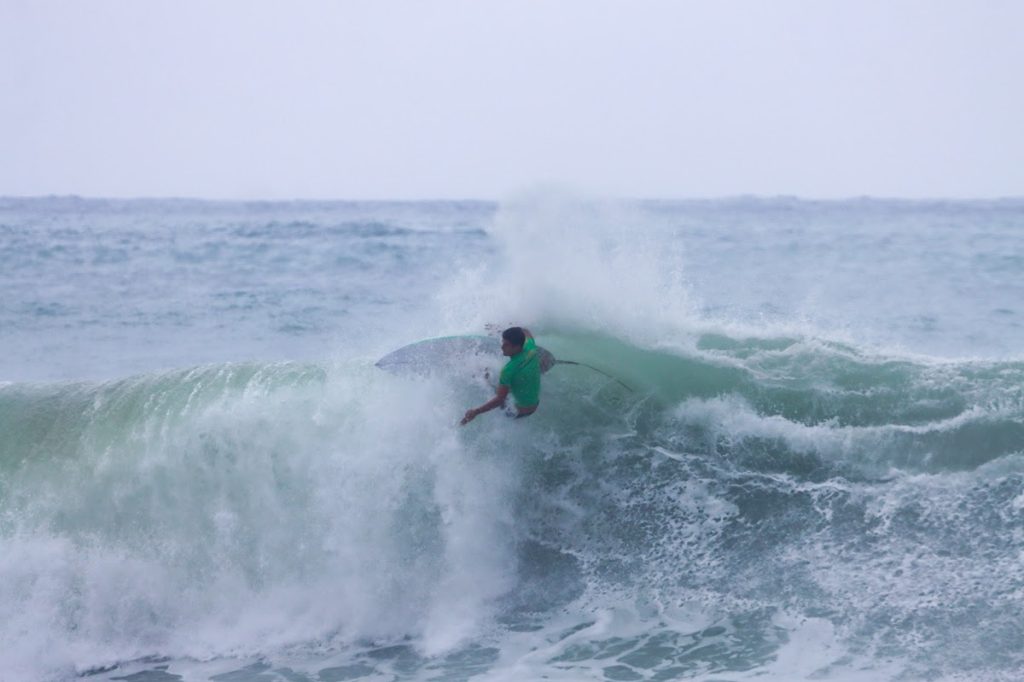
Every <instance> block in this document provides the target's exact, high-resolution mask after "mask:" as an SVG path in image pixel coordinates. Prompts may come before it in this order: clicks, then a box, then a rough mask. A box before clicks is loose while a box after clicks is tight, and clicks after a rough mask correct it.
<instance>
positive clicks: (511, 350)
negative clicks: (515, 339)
mask: <svg viewBox="0 0 1024 682" xmlns="http://www.w3.org/2000/svg"><path fill="white" fill-rule="evenodd" d="M521 350H523V347H522V346H516V345H514V344H513V343H512V342H511V341H509V340H508V339H502V340H501V354H502V355H506V356H508V357H512V356H513V355H516V354H517V353H519V351H521Z"/></svg>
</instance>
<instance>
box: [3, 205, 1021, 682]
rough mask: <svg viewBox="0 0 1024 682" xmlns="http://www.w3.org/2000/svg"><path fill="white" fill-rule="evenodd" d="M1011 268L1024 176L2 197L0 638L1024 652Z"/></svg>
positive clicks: (551, 658) (44, 647)
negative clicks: (497, 378)
mask: <svg viewBox="0 0 1024 682" xmlns="http://www.w3.org/2000/svg"><path fill="white" fill-rule="evenodd" d="M1022 301H1024V200H1019V199H1005V200H992V201H939V200H936V201H903V200H879V199H853V200H845V201H807V200H800V199H795V198H788V197H778V198H756V197H740V198H733V199H722V200H704V201H697V200H694V201H675V202H669V201H604V200H599V199H594V198H588V197H580V196H578V195H574V194H572V193H569V192H565V191H560V190H538V191H533V192H527V193H524V194H522V195H521V196H517V197H513V198H510V199H509V200H507V201H504V202H501V203H488V202H473V201H433V202H393V203H388V202H311V201H296V202H210V201H195V200H187V199H174V200H167V199H152V200H101V199H82V198H76V197H48V198H6V199H0V680H2V681H3V682H22V681H36V680H42V681H68V680H89V681H90V682H92V681H96V682H101V681H103V682H106V681H112V680H131V681H133V682H169V681H172V680H182V681H187V682H193V681H205V680H214V681H218V682H284V681H287V682H319V681H323V682H335V681H339V680H368V681H376V680H445V681H452V682H454V681H456V680H470V679H473V680H481V681H495V682H498V681H501V682H504V681H518V680H541V679H548V680H705V681H708V682H711V681H715V682H725V681H734V682H739V681H742V680H753V679H757V680H770V681H788V680H829V681H843V682H845V681H857V682H859V681H872V682H874V681H877V680H893V681H897V680H899V681H902V680H985V681H992V680H1019V679H1022V678H1024V618H1022V616H1024V352H1022V351H1021V348H1022V347H1024V345H1022V344H1024V303H1022ZM512 324H521V325H524V326H527V327H529V328H530V329H531V330H532V331H533V333H534V334H535V336H536V338H537V341H538V343H539V344H540V345H542V346H543V347H545V348H547V349H549V350H550V351H551V352H552V353H554V355H555V356H556V357H558V358H560V359H565V360H572V361H576V362H580V363H585V364H586V365H589V366H592V367H594V368H597V369H599V370H600V372H597V371H593V370H590V369H589V368H588V367H586V366H582V365H558V366H556V367H555V368H554V369H552V370H551V371H550V372H549V373H548V374H546V375H545V377H544V383H543V390H542V396H541V406H540V409H539V410H538V412H537V413H536V414H535V415H534V416H532V417H530V418H529V419H525V420H510V419H506V418H504V417H503V416H501V414H500V413H498V412H493V413H488V414H485V415H482V416H481V417H479V418H478V419H476V420H475V421H474V422H472V423H471V424H469V425H467V426H466V427H459V426H458V422H459V419H460V418H461V416H462V414H463V413H464V412H465V410H466V409H468V408H469V407H472V406H475V405H479V404H481V403H482V402H484V401H485V400H486V399H487V398H488V397H489V396H490V394H491V391H492V389H491V388H490V386H489V385H488V383H487V381H486V380H485V379H483V378H481V377H480V376H479V374H478V373H476V372H474V371H469V367H470V365H472V364H473V363H474V362H476V359H474V358H468V357H467V358H462V357H455V358H445V359H444V362H443V363H439V365H438V368H439V370H441V371H434V372H429V373H426V374H415V375H413V374H403V373H394V372H386V371H383V370H381V369H380V368H378V367H377V366H376V365H375V363H376V362H377V361H378V360H379V359H380V358H381V357H382V356H384V355H386V354H387V353H389V352H391V351H393V350H395V349H396V348H399V347H401V346H404V345H406V344H409V343H413V342H415V341H418V340H421V339H429V338H436V337H444V336H450V335H488V334H489V335H491V336H493V338H494V344H495V348H497V346H498V343H499V340H498V336H497V334H495V333H494V331H493V330H494V329H496V328H497V329H499V330H500V329H501V328H502V327H504V326H508V325H512ZM464 365H465V367H466V368H467V369H466V371H462V367H463V366H464Z"/></svg>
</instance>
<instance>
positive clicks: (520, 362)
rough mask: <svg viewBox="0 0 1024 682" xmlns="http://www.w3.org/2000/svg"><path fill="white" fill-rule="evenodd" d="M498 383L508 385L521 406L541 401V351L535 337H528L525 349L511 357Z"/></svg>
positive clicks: (524, 345) (532, 404)
mask: <svg viewBox="0 0 1024 682" xmlns="http://www.w3.org/2000/svg"><path fill="white" fill-rule="evenodd" d="M498 383H499V384H501V385H502V386H508V387H509V391H511V393H512V397H513V398H515V401H516V405H517V406H519V407H533V406H535V405H537V404H538V403H539V402H540V353H538V352H537V346H536V344H535V343H534V342H533V339H529V338H528V339H526V343H524V344H523V350H521V351H520V352H519V353H517V354H515V355H513V356H512V357H511V358H509V360H508V363H506V365H505V367H504V368H503V369H502V370H501V377H500V378H499V379H498Z"/></svg>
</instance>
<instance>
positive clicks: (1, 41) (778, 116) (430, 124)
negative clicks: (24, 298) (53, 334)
mask: <svg viewBox="0 0 1024 682" xmlns="http://www.w3.org/2000/svg"><path fill="white" fill-rule="evenodd" d="M0 92H2V93H3V94H2V97H3V99H2V107H0V195H39V194H79V195H83V196H118V197H129V196H193V197H208V198H275V199H281V198H337V199H367V198H377V199H380V198H396V199H414V198H484V199H487V198H501V197H503V196H506V195H508V194H509V193H514V192H517V191H519V190H521V189H524V188H529V187H533V186H536V185H538V184H546V183H556V184H560V185H565V186H569V187H572V188H575V189H578V190H582V191H586V192H589V193H595V194H600V195H608V196H628V197H663V198H686V197H713V196H723V195H736V194H761V195H775V194H790V195H798V196H805V197H847V196H859V195H874V196H904V197H994V196H1021V195H1024V2H1022V1H1019V0H964V1H944V0H921V1H910V0H905V1H902V0H879V1H875V0H850V1H839V0H835V1H829V0H806V1H797V0H775V1H768V0H750V1H741V0H737V1H728V0H724V1H718V0H708V1H706V2H687V1H685V0H674V1H644V0H622V1H615V2H611V1H607V0H514V1H513V0H509V1H507V2H496V1H491V0H464V1H455V0H409V1H408V2H395V1H392V0H372V1H366V2H356V1H347V0H333V1H328V0H323V1H316V0H309V1H303V0H298V1H285V0H281V1H280V2H266V1H258V0H257V1H254V0H202V1H200V0H166V1H165V0H145V1H143V0H0Z"/></svg>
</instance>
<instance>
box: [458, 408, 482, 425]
mask: <svg viewBox="0 0 1024 682" xmlns="http://www.w3.org/2000/svg"><path fill="white" fill-rule="evenodd" d="M477 414H479V413H478V412H477V411H476V410H475V409H473V410H466V416H464V417H463V418H462V421H461V422H459V424H460V425H461V426H465V425H466V424H468V423H469V422H471V421H473V420H474V419H475V418H476V415H477Z"/></svg>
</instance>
